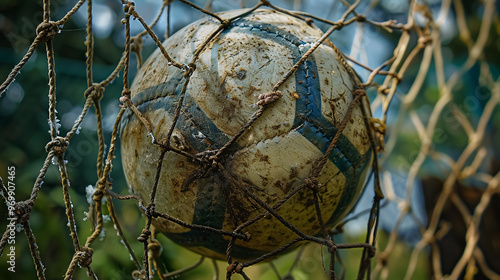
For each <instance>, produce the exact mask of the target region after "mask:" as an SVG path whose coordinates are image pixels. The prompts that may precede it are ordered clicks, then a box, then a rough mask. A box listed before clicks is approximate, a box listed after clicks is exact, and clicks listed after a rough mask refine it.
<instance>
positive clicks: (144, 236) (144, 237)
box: [137, 229, 151, 243]
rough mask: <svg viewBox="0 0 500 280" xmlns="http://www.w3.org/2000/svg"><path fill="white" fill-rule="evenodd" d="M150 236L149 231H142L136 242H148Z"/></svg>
mask: <svg viewBox="0 0 500 280" xmlns="http://www.w3.org/2000/svg"><path fill="white" fill-rule="evenodd" d="M150 235H151V231H150V230H148V229H143V230H142V233H141V235H139V237H137V241H139V242H142V243H144V242H146V241H147V240H148V238H149V236H150Z"/></svg>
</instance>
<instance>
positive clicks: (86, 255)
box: [76, 247, 94, 267]
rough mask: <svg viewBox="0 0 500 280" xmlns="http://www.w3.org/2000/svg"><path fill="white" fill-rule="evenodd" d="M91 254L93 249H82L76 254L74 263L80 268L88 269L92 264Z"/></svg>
mask: <svg viewBox="0 0 500 280" xmlns="http://www.w3.org/2000/svg"><path fill="white" fill-rule="evenodd" d="M93 253H94V249H92V248H90V247H82V248H81V250H80V251H78V252H76V261H77V262H78V264H79V265H80V266H81V267H88V266H89V265H90V264H91V263H92V254H93Z"/></svg>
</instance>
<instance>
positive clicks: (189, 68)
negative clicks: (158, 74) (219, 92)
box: [182, 63, 196, 77]
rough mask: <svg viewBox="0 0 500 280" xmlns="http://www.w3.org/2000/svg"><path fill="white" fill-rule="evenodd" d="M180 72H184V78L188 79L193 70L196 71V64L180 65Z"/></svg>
mask: <svg viewBox="0 0 500 280" xmlns="http://www.w3.org/2000/svg"><path fill="white" fill-rule="evenodd" d="M182 70H184V77H190V76H191V75H192V74H193V72H194V70H196V64H194V63H189V64H184V65H182Z"/></svg>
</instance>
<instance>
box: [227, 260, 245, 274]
mask: <svg viewBox="0 0 500 280" xmlns="http://www.w3.org/2000/svg"><path fill="white" fill-rule="evenodd" d="M243 267H244V266H243V264H242V263H240V262H238V261H233V262H232V263H231V264H230V265H228V266H227V268H226V270H227V272H228V273H229V274H233V273H235V272H236V273H241V272H242V271H243Z"/></svg>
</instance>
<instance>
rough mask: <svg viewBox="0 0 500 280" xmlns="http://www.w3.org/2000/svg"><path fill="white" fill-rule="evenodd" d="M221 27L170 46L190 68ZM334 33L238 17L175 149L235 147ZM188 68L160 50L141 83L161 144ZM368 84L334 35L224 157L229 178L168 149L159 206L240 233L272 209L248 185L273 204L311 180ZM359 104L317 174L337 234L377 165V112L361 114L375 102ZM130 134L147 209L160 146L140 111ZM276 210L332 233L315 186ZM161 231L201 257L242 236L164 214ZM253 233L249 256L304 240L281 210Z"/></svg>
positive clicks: (136, 93)
mask: <svg viewBox="0 0 500 280" xmlns="http://www.w3.org/2000/svg"><path fill="white" fill-rule="evenodd" d="M242 12H243V10H236V11H230V12H225V13H221V14H220V17H222V18H225V19H229V18H232V17H235V16H236V15H239V14H241V13H242ZM219 25H220V23H219V22H218V21H217V20H215V19H213V18H210V17H208V18H204V19H202V20H199V21H197V22H195V23H193V24H191V25H189V26H187V27H185V28H184V29H182V30H180V31H179V32H177V33H176V34H175V35H173V36H172V37H171V38H169V39H167V40H166V41H165V42H164V43H163V46H164V47H165V49H166V50H167V52H168V53H169V55H171V56H172V58H173V59H174V60H176V61H177V62H179V63H183V64H188V63H190V62H191V60H192V58H193V55H194V53H195V51H196V50H197V48H198V47H199V46H200V45H201V44H202V43H203V42H204V41H205V40H206V39H207V37H208V36H209V35H210V34H212V33H213V32H214V31H215V30H216V29H217V27H218V26H219ZM322 35H323V33H322V32H321V31H320V30H319V29H317V28H315V27H312V26H310V25H308V24H307V23H306V22H304V21H302V20H300V19H297V18H295V17H292V16H289V15H286V14H283V13H280V12H276V11H273V10H257V11H254V12H252V13H251V14H248V15H245V16H242V17H240V18H238V19H236V20H235V21H233V22H232V23H231V24H230V26H229V27H228V28H227V29H225V30H223V31H222V32H221V33H220V34H219V35H218V36H217V37H215V38H214V39H213V40H212V41H211V42H210V43H209V44H208V45H207V46H206V48H205V49H204V50H203V51H202V52H201V53H200V54H199V58H198V59H197V60H196V62H195V64H196V70H195V71H194V73H193V74H192V76H191V78H190V81H189V84H188V85H187V89H186V93H185V97H184V100H183V104H182V108H181V111H180V117H179V119H178V121H177V123H176V125H175V129H174V130H173V134H172V137H171V139H170V145H171V146H172V147H175V148H176V149H177V150H180V151H183V152H184V153H189V154H191V155H199V153H202V152H206V151H217V150H218V149H220V148H221V147H223V146H224V145H225V144H226V143H227V142H228V141H229V140H230V139H231V138H232V137H233V136H234V135H235V134H236V133H238V131H240V129H241V128H242V127H243V126H244V125H245V124H246V123H247V122H248V120H249V118H250V117H251V116H252V114H253V113H254V112H255V111H257V109H258V105H257V102H258V100H259V99H258V98H259V96H260V95H261V94H265V93H269V92H271V91H272V88H273V86H274V85H275V84H276V83H277V82H278V81H279V80H280V79H281V78H282V77H283V75H284V74H285V73H286V72H287V71H288V70H289V69H290V68H291V67H292V66H293V65H294V64H295V63H296V62H297V61H298V60H299V59H300V57H301V56H302V55H303V54H304V53H305V52H306V51H307V50H309V49H310V48H311V46H312V45H313V44H314V43H315V42H316V41H317V40H318V39H319V38H320V37H321V36H322ZM183 73H184V72H183V70H180V69H178V68H176V67H173V66H170V65H169V64H168V63H167V60H166V59H165V58H164V57H163V55H162V54H161V52H160V51H159V50H157V51H156V52H155V53H153V54H152V55H151V57H149V59H148V60H147V61H146V62H145V64H144V65H143V66H142V67H141V69H140V70H139V71H138V73H137V75H136V77H135V80H134V82H133V86H132V88H131V91H132V102H133V103H134V104H135V106H137V108H138V109H139V110H140V111H141V112H142V114H143V115H144V117H145V118H146V119H147V120H148V121H149V122H150V123H151V124H152V127H153V135H154V137H156V139H161V138H164V137H166V135H167V133H168V131H169V128H170V126H171V124H172V123H173V116H174V112H175V108H176V106H177V102H178V100H179V97H180V93H181V90H182V86H183V83H184V81H185V78H184V77H183ZM356 83H359V81H358V80H357V77H356V76H355V74H354V72H353V70H352V69H350V68H349V66H348V65H347V63H346V62H345V59H344V58H343V56H342V54H341V53H340V52H339V51H338V50H337V49H336V48H335V47H334V46H333V44H332V43H331V42H330V41H328V40H326V41H325V42H324V43H322V44H321V45H320V46H319V47H318V49H316V50H315V51H314V52H313V54H312V55H311V56H310V57H309V58H308V59H307V60H306V61H305V63H304V64H302V65H301V66H300V67H299V68H298V69H297V71H296V72H295V73H294V74H293V75H292V76H291V77H289V78H288V79H287V80H286V82H285V83H284V84H283V85H282V86H281V87H280V88H279V91H280V93H281V95H282V96H281V98H280V99H279V100H277V101H276V102H274V103H273V104H270V105H268V108H266V109H265V111H264V113H263V115H262V116H261V117H260V118H259V119H258V120H257V121H256V122H255V123H253V125H252V126H250V128H249V129H248V130H247V131H246V132H245V133H244V134H243V135H241V137H239V138H238V140H237V141H236V142H235V143H234V144H233V145H231V146H230V147H229V148H228V153H226V154H225V156H224V157H223V158H221V159H220V163H221V164H222V166H223V167H224V168H223V169H224V172H223V171H222V170H221V168H217V166H214V165H211V164H210V163H207V164H200V163H199V162H196V161H193V159H192V158H190V157H187V156H185V155H183V154H181V153H179V152H172V151H170V152H168V153H166V155H165V157H164V160H163V167H162V170H161V174H160V177H159V184H158V190H157V193H156V200H155V203H156V211H158V212H161V213H166V214H168V215H170V216H172V217H176V218H178V219H181V220H183V221H184V222H187V223H192V224H196V225H204V226H209V227H212V228H216V229H222V230H225V231H229V232H231V231H233V230H234V229H235V228H236V227H237V226H238V225H241V224H242V223H244V222H246V221H248V220H249V219H252V218H254V217H256V216H258V215H259V214H262V213H264V212H265V209H263V208H262V207H261V206H260V205H259V204H257V203H256V202H255V200H252V199H251V198H249V197H247V196H246V195H245V192H244V189H245V188H246V189H247V190H249V191H250V192H251V193H253V194H254V195H255V196H257V197H258V198H259V200H261V201H263V202H265V203H266V204H268V205H270V206H273V205H275V204H276V203H277V202H278V201H280V200H281V199H283V198H284V197H286V196H287V194H289V193H290V192H291V191H293V190H294V189H295V188H297V187H298V186H299V185H301V184H302V183H303V182H304V180H305V179H306V178H308V177H310V176H311V172H312V170H313V169H314V167H315V165H316V164H317V163H318V161H319V160H320V159H321V157H322V156H323V155H324V153H325V151H326V149H327V148H328V146H329V144H330V142H331V140H332V138H333V137H334V135H335V133H336V132H337V127H338V126H339V124H340V123H341V121H342V119H343V118H344V116H345V115H346V112H347V109H348V107H349V104H350V102H351V101H352V100H353V98H354V97H353V89H354V87H355V85H356ZM354 106H355V107H354V108H353V110H352V114H351V116H350V119H349V121H348V125H347V127H346V128H345V129H344V131H343V133H342V135H341V137H340V140H339V142H338V143H337V145H336V146H335V148H334V150H333V152H332V153H331V154H330V155H329V160H328V161H327V163H326V165H325V166H324V168H323V169H322V171H321V173H320V174H319V176H318V177H317V179H318V184H319V197H320V199H319V204H320V209H321V214H322V217H323V219H324V223H325V224H326V226H327V227H328V228H332V227H333V226H334V225H335V224H337V223H338V222H339V221H340V220H341V219H342V218H344V217H345V215H347V214H348V213H349V212H350V211H351V210H352V208H353V206H354V205H355V203H356V202H357V200H358V198H359V196H360V194H361V192H362V190H363V186H364V184H365V179H366V174H367V173H368V170H369V168H370V165H371V162H372V160H373V152H372V149H371V146H370V141H369V133H371V132H370V130H369V129H368V128H367V127H366V125H365V124H366V120H365V118H366V117H368V116H364V115H363V113H362V108H361V106H364V108H365V111H366V112H367V113H368V114H369V112H370V109H369V104H367V101H366V98H363V99H362V102H358V103H356V104H355V105H354ZM120 137H121V154H122V163H123V169H124V171H125V176H126V179H127V182H128V184H129V188H130V190H131V192H132V193H134V194H137V195H139V196H140V197H141V198H142V199H143V200H144V201H145V202H146V203H147V202H149V200H150V196H151V190H152V188H153V185H154V181H155V174H156V169H157V162H158V158H159V156H160V148H159V147H158V146H155V145H153V144H152V143H151V141H152V139H151V136H150V135H148V130H147V129H146V127H145V126H144V125H143V124H142V123H141V121H140V120H139V119H138V118H137V117H136V115H135V114H134V113H133V112H132V111H131V110H130V109H128V110H127V111H126V113H125V114H124V115H123V119H122V122H121V129H120ZM205 154H209V152H207V153H205ZM228 174H229V177H228ZM276 211H277V212H278V214H279V215H280V216H281V217H283V219H285V220H286V221H288V222H289V223H290V224H292V225H293V226H294V227H296V228H297V229H299V230H300V231H302V232H304V233H306V234H308V235H321V228H320V223H319V222H318V217H317V214H316V210H315V205H314V200H313V191H312V190H311V189H309V188H304V189H303V190H301V191H299V192H297V193H296V194H295V195H293V196H291V198H289V199H288V200H287V201H286V202H285V203H283V204H282V205H281V206H280V207H279V208H277V210H276ZM153 224H154V225H155V226H156V228H157V229H159V230H160V231H161V232H163V233H164V234H165V235H166V236H167V237H169V238H170V239H171V240H173V241H174V242H176V243H178V244H180V245H182V246H184V247H186V248H188V249H190V250H192V251H194V252H197V253H199V254H202V255H205V256H208V257H212V258H217V259H225V258H226V249H227V246H228V243H229V241H230V239H231V237H228V236H225V235H220V234H217V233H214V232H210V231H201V230H195V229H188V228H185V227H183V226H181V225H179V224H177V223H174V222H171V221H168V220H165V219H162V218H156V219H154V220H153ZM242 232H246V233H249V234H250V236H251V239H250V240H249V241H245V240H240V239H237V240H236V242H235V244H234V246H233V248H232V251H231V256H232V257H233V258H235V259H238V260H240V261H244V260H250V259H254V258H256V257H259V256H261V255H263V254H265V253H268V252H271V251H273V250H276V249H278V248H280V247H282V246H283V245H285V244H287V243H289V242H290V241H292V240H293V239H295V238H297V235H296V234H295V233H294V232H293V231H291V230H290V229H289V228H287V227H286V226H284V225H283V224H282V223H281V222H279V221H278V220H277V219H276V218H275V217H273V216H272V215H270V214H268V215H266V216H265V217H264V218H262V219H260V220H258V221H256V222H255V223H253V224H251V225H249V226H248V227H245V228H244V229H243V230H242ZM296 245H298V244H296ZM292 247H293V246H292Z"/></svg>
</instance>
